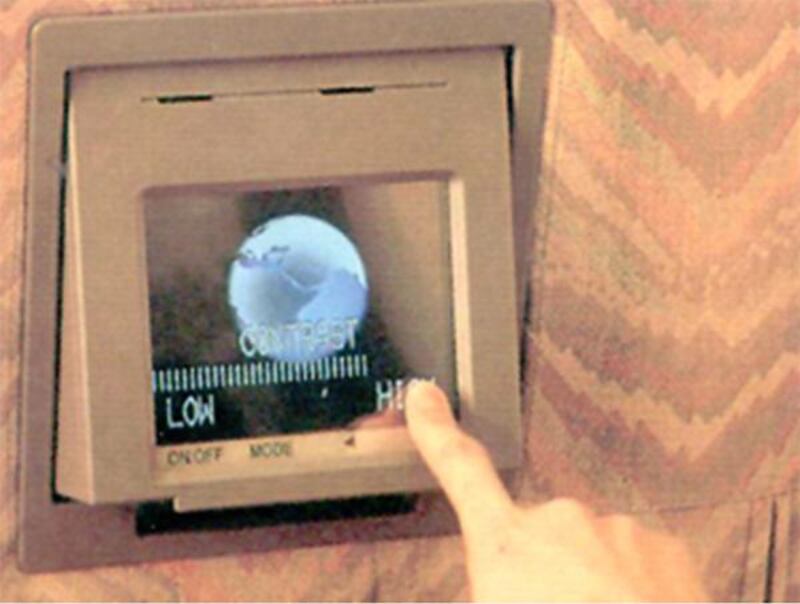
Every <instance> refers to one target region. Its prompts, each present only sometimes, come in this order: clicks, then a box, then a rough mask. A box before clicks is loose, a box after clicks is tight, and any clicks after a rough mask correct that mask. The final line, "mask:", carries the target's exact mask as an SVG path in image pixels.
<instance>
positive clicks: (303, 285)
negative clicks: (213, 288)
mask: <svg viewBox="0 0 800 604" xmlns="http://www.w3.org/2000/svg"><path fill="white" fill-rule="evenodd" d="M368 293H369V289H368V285H367V276H366V271H365V269H364V263H363V262H362V260H361V257H360V255H359V253H358V250H357V249H356V247H355V245H354V244H353V243H352V241H350V239H348V237H347V236H346V235H345V234H344V233H343V232H342V231H340V230H339V229H338V228H336V227H334V226H333V225H331V224H329V223H328V222H325V221H324V220H321V219H319V218H315V217H313V216H308V215H304V214H292V215H288V216H281V217H278V218H273V219H271V220H268V221H267V222H265V223H264V224H262V225H261V226H259V227H257V228H256V229H255V230H253V232H252V233H251V234H250V235H249V236H248V237H247V238H246V239H245V240H244V241H243V242H242V244H241V246H240V247H239V249H238V252H237V254H236V258H235V259H234V260H233V262H232V263H231V266H230V271H229V276H228V303H229V305H230V307H231V309H232V311H233V313H234V316H235V321H236V327H237V330H238V335H239V337H238V340H239V348H240V351H241V352H242V354H244V355H245V356H246V357H248V358H268V359H272V360H276V361H286V362H308V361H316V360H319V359H322V358H324V357H327V356H330V355H333V354H335V353H337V352H339V351H342V350H347V349H348V348H353V347H355V345H356V338H357V332H358V328H359V326H360V325H361V322H362V321H363V319H364V315H365V314H366V309H367V298H368Z"/></svg>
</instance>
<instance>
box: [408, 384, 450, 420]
mask: <svg viewBox="0 0 800 604" xmlns="http://www.w3.org/2000/svg"><path fill="white" fill-rule="evenodd" d="M408 410H411V413H414V414H417V415H421V416H423V417H424V418H425V419H427V420H428V421H433V422H447V423H449V422H452V421H453V414H452V412H451V411H450V404H449V403H448V402H447V398H446V397H445V396H444V394H443V393H442V391H441V390H440V389H439V388H437V387H436V386H435V385H433V384H431V383H430V382H428V381H425V380H413V381H412V382H411V383H409V385H408V387H407V392H406V411H408Z"/></svg>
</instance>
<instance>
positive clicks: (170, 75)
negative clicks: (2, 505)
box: [56, 49, 520, 510]
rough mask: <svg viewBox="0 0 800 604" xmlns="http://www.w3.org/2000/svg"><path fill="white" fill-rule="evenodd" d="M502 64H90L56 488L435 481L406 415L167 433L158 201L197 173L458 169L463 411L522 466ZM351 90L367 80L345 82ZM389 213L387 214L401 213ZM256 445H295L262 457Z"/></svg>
mask: <svg viewBox="0 0 800 604" xmlns="http://www.w3.org/2000/svg"><path fill="white" fill-rule="evenodd" d="M504 61H505V57H504V53H503V51H502V50H501V49H475V50H462V51H441V52H418V53H412V52H409V53H396V54H392V55H386V56H380V55H374V56H369V55H367V56H355V57H348V58H347V59H344V60H343V59H341V58H301V59H290V60H277V61H254V62H248V63H241V64H234V65H214V64H202V65H190V66H158V67H132V68H125V69H87V70H81V71H79V72H76V73H74V74H73V76H72V78H71V87H70V106H69V116H70V123H69V139H68V140H69V156H70V158H71V159H72V161H71V162H70V172H69V174H68V177H67V182H68V187H69V190H68V196H67V209H66V213H67V231H66V232H67V236H66V250H67V252H66V253H67V257H66V267H67V272H66V279H65V293H66V295H65V298H64V316H65V318H67V320H65V330H64V332H63V337H62V347H63V349H62V350H63V352H62V364H61V381H62V383H63V384H64V386H65V388H64V389H63V391H62V394H61V398H60V401H59V433H58V455H57V472H56V479H57V482H56V485H57V490H58V491H59V492H60V493H62V494H63V495H67V496H69V497H71V498H74V499H78V500H80V501H84V502H86V503H90V504H97V503H119V502H131V501H147V500H161V499H174V500H175V506H176V508H177V509H179V510H195V509H204V508H220V507H227V506H241V505H251V504H257V503H258V504H260V503H273V502H296V501H304V500H312V499H330V498H337V497H348V496H355V495H365V494H378V493H392V492H406V491H418V490H421V489H426V488H430V487H432V486H433V485H434V483H433V480H432V478H431V476H430V475H429V474H428V472H427V470H426V469H425V467H424V464H423V462H422V461H421V459H420V458H419V456H418V454H417V453H416V452H415V450H414V447H413V445H412V443H411V441H410V439H409V437H408V434H407V431H406V429H405V428H404V427H388V428H380V429H370V430H357V431H356V430H331V431H326V432H320V433H308V434H300V435H283V436H279V437H269V438H263V437H262V438H254V439H237V440H230V441H219V442H211V443H202V444H200V443H197V444H184V445H172V446H168V447H157V446H156V445H155V434H154V420H153V408H152V404H151V400H152V394H151V368H150V359H151V358H152V354H151V347H150V341H151V339H150V333H149V320H148V316H149V315H148V303H147V300H148V293H147V291H148V290H147V287H148V286H147V270H146V249H145V233H144V220H143V203H144V200H143V198H144V197H151V196H152V195H153V194H152V192H153V191H155V190H165V189H167V190H169V189H175V190H180V189H182V188H200V189H203V188H209V189H218V190H225V189H234V190H247V189H251V188H257V189H270V188H288V187H291V186H297V185H299V184H303V185H304V184H306V183H308V184H313V185H318V184H322V185H330V184H344V185H347V184H351V183H352V184H360V183H370V182H374V183H382V182H387V181H412V180H426V179H427V180H431V179H433V180H439V181H442V182H443V183H445V185H444V188H445V189H446V191H447V193H448V198H449V199H448V206H449V216H450V224H449V231H450V233H449V235H450V246H451V262H452V266H451V267H450V268H451V272H452V276H453V288H452V307H453V321H454V326H455V329H454V332H455V343H454V344H455V352H456V354H455V357H456V382H457V390H458V397H459V401H460V412H461V423H462V425H463V426H464V427H465V428H466V429H467V430H468V431H469V432H471V433H473V434H474V435H475V436H477V437H478V438H480V440H481V441H482V442H484V443H485V444H486V446H487V448H488V449H489V451H490V452H491V454H492V456H493V458H494V460H495V462H496V463H497V465H498V466H499V467H500V468H501V469H508V468H512V467H514V466H515V465H516V464H517V463H518V460H519V452H520V426H519V424H520V409H519V393H518V384H519V373H518V364H519V360H518V351H517V342H518V336H517V319H516V300H515V277H514V246H513V230H512V198H511V175H510V166H511V164H510V141H509V124H508V115H507V99H506V89H505V63H504ZM354 89H355V90H366V91H367V92H361V93H342V94H331V93H330V91H337V90H345V91H348V90H350V91H352V90H354ZM323 91H324V92H325V93H324V94H323ZM159 99H161V102H159ZM164 99H169V102H165V101H164ZM175 99H192V100H191V101H187V102H180V101H175ZM196 99H202V100H199V101H198V100H196ZM147 203H158V199H157V197H155V198H153V199H148V201H147ZM405 203H409V204H415V203H420V201H419V200H417V201H415V200H414V199H413V198H412V199H408V200H405ZM391 209H392V206H390V205H387V206H386V212H385V216H384V217H383V218H382V219H383V220H386V221H400V220H401V219H400V217H399V216H397V214H396V213H392V212H391ZM397 228H402V229H405V230H406V231H407V232H409V233H413V230H414V229H416V228H419V229H424V228H426V226H425V225H424V224H423V225H417V224H415V223H414V222H409V221H405V222H398V225H397ZM385 244H387V245H388V244H389V242H388V241H387V242H385ZM421 268H422V269H423V270H424V265H423V266H422V267H421ZM409 329H416V326H412V325H409ZM424 332H425V330H424V329H420V333H419V334H418V337H420V338H424ZM412 356H413V351H412ZM252 445H264V446H267V447H269V446H273V445H285V446H287V447H288V448H290V449H291V451H292V455H291V457H284V458H276V459H271V460H265V459H263V457H257V456H254V455H251V454H250V451H251V446H252ZM175 460H188V461H186V462H177V463H174V461H175ZM197 460H200V461H199V462H198V461H197Z"/></svg>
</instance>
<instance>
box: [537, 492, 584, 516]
mask: <svg viewBox="0 0 800 604" xmlns="http://www.w3.org/2000/svg"><path fill="white" fill-rule="evenodd" d="M544 505H545V506H546V507H547V511H548V512H549V513H551V514H554V515H557V516H561V517H564V518H566V519H571V520H587V519H588V518H590V517H591V516H592V513H591V511H590V510H589V508H588V507H586V506H585V505H584V504H582V503H581V502H580V501H578V500H577V499H572V498H570V497H559V498H557V499H553V500H552V501H550V502H548V503H546V504H544Z"/></svg>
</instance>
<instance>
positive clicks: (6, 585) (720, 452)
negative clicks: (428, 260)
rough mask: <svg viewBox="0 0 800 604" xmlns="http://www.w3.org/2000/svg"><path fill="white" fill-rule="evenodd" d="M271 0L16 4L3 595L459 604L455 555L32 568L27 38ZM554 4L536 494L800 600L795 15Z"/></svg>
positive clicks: (580, 1) (535, 404) (536, 390)
mask: <svg viewBox="0 0 800 604" xmlns="http://www.w3.org/2000/svg"><path fill="white" fill-rule="evenodd" d="M259 4H263V3H259V2H256V1H254V2H238V1H237V2H222V1H216V0H181V1H176V2H169V1H166V0H147V1H135V0H83V1H81V0H2V1H0V599H23V600H31V599H60V600H64V599H72V598H80V599H83V600H96V599H115V600H120V599H135V600H157V599H164V598H168V599H181V600H197V599H203V600H233V599H268V600H281V599H293V600H303V599H314V600H336V599H346V600H359V599H379V600H384V599H390V600H409V599H412V600H416V599H426V600H430V599H433V600H440V599H453V598H464V597H466V595H467V592H466V589H465V584H464V569H463V562H462V553H461V550H460V545H459V542H458V540H457V539H456V538H440V539H427V540H412V541H403V542H395V543H377V544H359V545H342V546H337V547H326V548H317V549H304V550H295V551H279V552H273V553H268V554H259V555H247V556H239V557H235V556H229V557H225V558H219V559H212V560H201V561H194V560H192V561H173V562H167V563H160V564H148V565H141V566H135V567H122V568H120V567H117V568H105V569H97V570H92V571H86V572H71V573H60V574H53V575H42V576H34V577H27V576H23V575H21V574H19V572H18V571H17V570H16V567H15V563H14V548H15V530H16V522H15V498H16V485H15V480H16V471H17V453H16V446H17V440H16V439H17V430H16V425H17V409H18V404H19V371H20V366H19V345H20V314H21V310H22V308H23V305H24V300H23V299H22V279H23V272H22V270H23V269H22V265H23V254H22V243H23V221H24V206H23V195H22V191H23V176H24V151H25V149H24V147H25V141H24V136H25V101H26V77H27V72H26V60H27V56H26V35H27V30H28V28H29V26H30V24H31V22H32V21H34V20H35V19H36V18H37V17H38V16H41V15H46V14H66V13H81V14H84V13H107V12H122V11H149V10H191V9H196V8H210V7H214V6H225V7H231V6H254V5H259ZM554 5H555V14H556V31H555V37H554V54H553V63H552V70H551V74H550V85H549V93H548V94H549V98H548V116H547V122H546V129H545V141H544V149H545V151H544V157H543V173H542V189H541V192H540V196H539V199H538V201H537V202H536V203H534V200H531V212H532V213H533V216H534V221H535V225H536V239H535V242H534V243H533V245H532V250H531V251H532V262H531V265H530V275H529V277H530V279H529V285H530V287H531V294H532V296H531V299H532V307H531V309H530V312H529V314H528V322H527V324H526V326H525V328H526V336H527V354H526V367H525V385H526V386H525V403H526V434H527V442H526V465H525V469H524V471H523V473H522V475H521V478H520V482H519V485H518V488H519V491H520V493H521V497H522V498H523V499H525V500H528V501H538V500H542V499H545V498H548V497H552V496H555V495H569V496H577V497H580V498H582V499H584V500H587V501H589V502H591V503H593V504H594V505H595V506H597V507H598V508H599V509H601V510H607V511H612V510H613V511H623V512H633V513H636V514H637V515H639V516H640V517H641V518H642V519H643V520H644V521H646V522H647V523H649V524H651V525H654V526H660V527H662V528H665V529H667V530H670V531H672V532H674V533H676V534H679V535H682V536H684V537H685V538H686V539H688V540H689V542H690V543H691V545H692V547H693V549H694V551H695V553H696V555H697V558H698V561H699V564H700V565H701V568H702V570H703V573H704V575H705V577H706V580H707V583H708V585H709V588H710V589H711V591H712V593H713V595H714V596H715V597H717V598H721V599H726V600H729V599H730V600H735V599H763V598H765V597H771V598H773V599H783V598H792V599H798V598H800V497H799V496H798V495H797V493H796V491H795V488H796V483H797V479H798V473H800V278H799V277H800V274H799V272H800V159H799V158H800V119H798V116H800V95H799V94H798V91H800V2H798V1H797V0H770V2H768V3H765V2H763V0H750V1H742V2H728V1H717V2H712V1H709V2H693V1H689V0H679V1H676V2H669V3H647V2H634V1H630V2H622V1H620V2H610V1H608V0H557V1H556V2H554ZM771 528H772V530H771Z"/></svg>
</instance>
